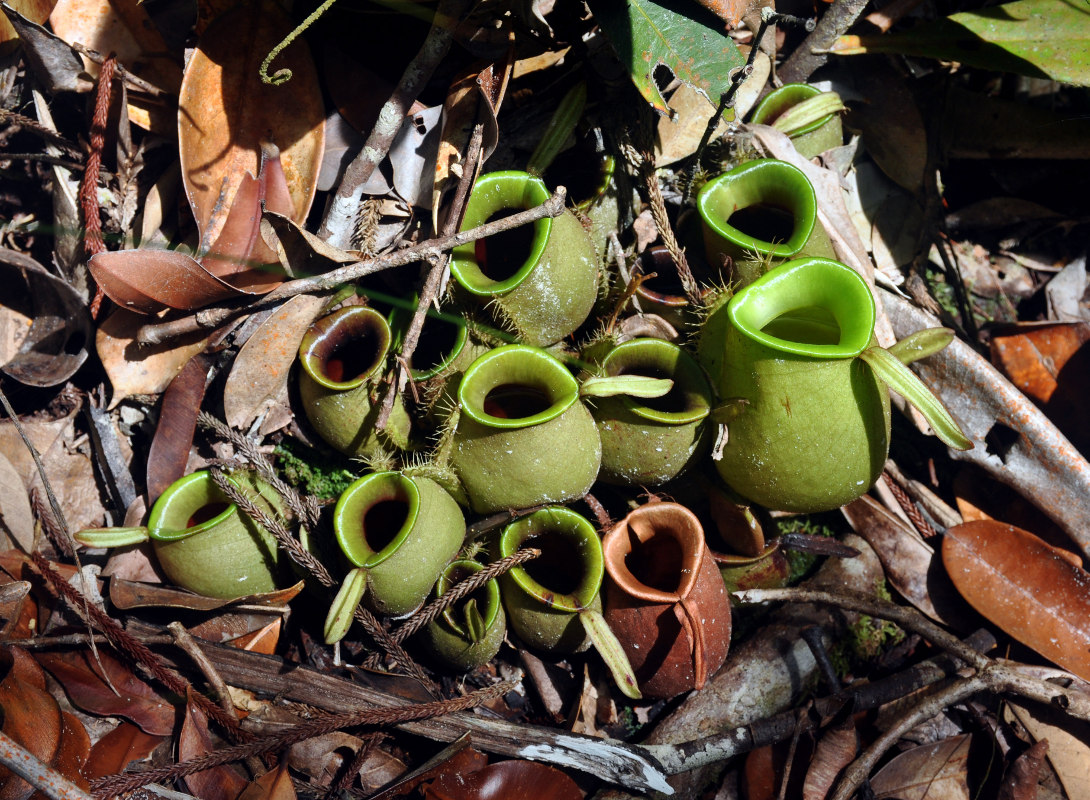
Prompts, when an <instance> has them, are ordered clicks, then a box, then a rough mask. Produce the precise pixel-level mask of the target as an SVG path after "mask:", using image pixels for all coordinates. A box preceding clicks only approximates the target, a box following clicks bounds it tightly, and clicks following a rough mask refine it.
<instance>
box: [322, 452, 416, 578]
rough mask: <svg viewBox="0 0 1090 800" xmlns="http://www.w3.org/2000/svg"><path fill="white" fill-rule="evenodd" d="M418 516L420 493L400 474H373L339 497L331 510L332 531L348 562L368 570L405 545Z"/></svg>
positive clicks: (407, 478)
mask: <svg viewBox="0 0 1090 800" xmlns="http://www.w3.org/2000/svg"><path fill="white" fill-rule="evenodd" d="M360 503H362V504H363V506H364V511H363V513H362V514H361V513H360V512H359V507H360V506H359V504H360ZM419 513H420V492H419V490H418V489H417V488H416V484H415V483H414V482H413V480H412V479H411V478H409V477H406V476H405V475H402V474H401V473H400V472H375V473H372V474H370V475H365V476H364V477H362V478H360V479H359V480H357V481H355V482H354V483H353V484H352V485H351V486H349V487H348V488H347V489H345V490H344V492H343V493H342V494H341V497H340V499H339V500H337V505H336V507H335V508H334V510H333V529H334V531H335V532H336V536H337V543H338V544H339V545H340V546H341V550H342V551H343V552H344V554H345V555H346V556H348V560H349V561H351V562H352V563H353V564H354V565H356V566H357V567H362V568H365V569H370V568H372V567H376V566H378V565H379V564H381V563H382V562H383V561H385V560H386V559H388V558H389V557H390V556H392V555H393V554H394V553H396V552H397V550H398V548H399V547H401V545H403V544H404V543H405V540H406V538H408V536H409V532H410V531H411V530H412V529H413V525H414V524H415V523H416V518H417V515H418V514H419Z"/></svg>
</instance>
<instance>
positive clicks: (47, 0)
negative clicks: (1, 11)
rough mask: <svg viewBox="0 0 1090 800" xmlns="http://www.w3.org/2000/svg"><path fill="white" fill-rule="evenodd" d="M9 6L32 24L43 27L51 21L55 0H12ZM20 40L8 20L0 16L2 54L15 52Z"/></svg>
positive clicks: (0, 49) (0, 46)
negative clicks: (50, 16)
mask: <svg viewBox="0 0 1090 800" xmlns="http://www.w3.org/2000/svg"><path fill="white" fill-rule="evenodd" d="M8 5H9V6H11V7H12V8H14V9H15V10H16V11H18V12H19V13H20V14H22V15H23V16H24V17H26V18H27V19H29V20H31V21H32V22H36V23H38V24H39V25H42V24H43V23H44V22H45V21H46V20H47V19H49V13H50V12H51V11H52V10H53V5H54V0H11V2H10V3H8ZM18 40H19V36H18V35H17V34H16V33H15V29H14V28H13V27H11V23H10V22H8V18H7V17H3V16H0V54H3V55H6V54H8V53H10V52H11V51H12V50H14V49H15V44H14V43H15V42H17V41H18ZM9 42H10V43H11V44H9Z"/></svg>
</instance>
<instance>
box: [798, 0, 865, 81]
mask: <svg viewBox="0 0 1090 800" xmlns="http://www.w3.org/2000/svg"><path fill="white" fill-rule="evenodd" d="M867 2H868V0H835V2H834V3H833V4H832V5H831V6H829V8H827V9H826V10H825V13H824V14H823V15H822V17H821V21H820V22H818V24H817V27H815V28H814V30H813V31H812V32H811V33H810V35H809V36H807V37H806V38H805V39H804V40H803V42H802V44H800V45H799V46H798V47H796V48H795V52H794V53H792V54H791V57H790V58H789V59H787V61H785V62H784V64H783V66H782V67H780V68H779V70H778V73H777V74H778V75H779V78H780V80H782V81H783V82H784V83H805V82H806V81H807V80H808V79H809V77H810V76H811V75H813V74H814V71H815V70H816V69H817V68H818V67H821V66H823V65H824V64H825V62H826V61H827V60H828V58H829V54H828V53H829V48H830V47H832V46H833V43H834V42H835V41H836V40H837V39H839V38H840V37H841V36H843V35H844V34H845V33H847V32H848V28H850V27H851V26H852V25H854V24H855V21H856V20H857V19H858V18H859V15H860V14H862V13H863V9H864V8H866V6H867Z"/></svg>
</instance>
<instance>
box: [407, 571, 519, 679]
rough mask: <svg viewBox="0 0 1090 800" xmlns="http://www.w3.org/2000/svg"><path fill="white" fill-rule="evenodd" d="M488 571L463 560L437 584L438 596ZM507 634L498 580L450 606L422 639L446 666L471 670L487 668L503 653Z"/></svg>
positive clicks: (505, 616)
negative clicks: (504, 637) (486, 666)
mask: <svg viewBox="0 0 1090 800" xmlns="http://www.w3.org/2000/svg"><path fill="white" fill-rule="evenodd" d="M482 569H484V567H483V566H481V565H480V564H478V563H477V562H476V561H470V560H466V559H463V560H460V561H454V562H451V563H450V564H448V565H447V567H446V569H444V570H443V574H442V575H440V576H439V581H438V582H437V583H436V584H435V596H436V597H437V598H438V597H442V596H443V595H444V594H446V593H447V592H449V591H450V590H451V589H452V588H453V587H454V585H455V584H457V583H458V582H460V581H462V580H464V579H465V578H468V577H470V576H471V575H474V574H476V573H478V572H480V571H481V570H482ZM506 631H507V615H506V614H504V611H503V603H502V602H501V601H500V588H499V584H498V583H497V581H496V579H495V578H493V579H492V580H490V581H488V582H487V583H486V584H484V586H482V587H481V588H479V589H477V590H476V591H475V592H473V593H471V594H470V595H469V596H468V597H465V598H462V599H461V600H459V601H458V602H456V603H454V604H453V605H451V606H448V607H447V608H446V609H445V610H444V611H443V613H442V614H440V615H439V617H438V618H437V619H435V620H433V621H432V622H430V623H428V625H427V626H426V627H425V628H424V630H423V632H422V633H421V636H422V637H423V638H424V640H425V641H426V642H427V645H428V649H429V650H430V651H431V652H432V653H433V654H434V655H435V657H436V658H437V659H438V660H440V661H441V662H443V663H444V664H445V665H446V666H448V667H451V668H453V669H457V670H462V671H465V670H470V669H473V668H474V667H479V666H481V665H482V664H487V663H488V662H489V661H491V660H492V658H493V657H494V656H495V655H496V653H498V652H499V649H500V645H502V644H503V636H504V633H505V632H506Z"/></svg>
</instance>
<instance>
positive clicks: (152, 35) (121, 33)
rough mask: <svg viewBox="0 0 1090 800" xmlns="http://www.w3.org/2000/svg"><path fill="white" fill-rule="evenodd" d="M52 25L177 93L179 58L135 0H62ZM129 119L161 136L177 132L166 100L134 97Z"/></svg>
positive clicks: (93, 69) (93, 70) (61, 34)
mask: <svg viewBox="0 0 1090 800" xmlns="http://www.w3.org/2000/svg"><path fill="white" fill-rule="evenodd" d="M49 23H50V25H52V27H53V32H54V33H56V34H57V35H58V36H59V37H61V38H62V39H64V40H65V41H66V42H68V43H69V44H73V43H75V42H79V43H81V44H84V45H86V46H87V47H89V48H91V49H92V50H97V51H98V52H100V53H111V52H112V53H115V54H116V55H117V59H118V61H119V62H120V63H121V65H122V66H123V67H125V69H127V70H130V71H131V72H132V73H133V74H135V75H137V76H138V77H140V78H143V79H144V80H146V81H148V82H149V83H151V84H152V85H153V86H155V87H157V88H159V89H162V90H163V91H164V92H166V93H167V94H168V95H174V94H176V93H177V91H178V87H179V86H180V85H181V83H182V70H181V67H180V66H179V62H178V61H177V60H176V59H175V58H174V57H173V56H172V55H171V53H170V51H169V49H168V48H167V46H166V42H164V41H163V37H162V36H161V35H160V34H159V29H158V28H157V27H156V26H155V23H153V22H152V21H151V17H149V16H148V13H147V11H146V10H145V8H144V6H142V5H141V4H140V3H138V2H137V0H58V2H57V5H56V7H55V8H54V9H53V13H52V14H51V15H50V17H49ZM83 61H84V66H85V67H86V68H87V71H88V72H89V73H91V74H92V75H97V74H98V65H97V64H95V63H94V62H92V61H91V60H90V59H88V58H86V57H85V58H84V59H83ZM129 119H130V120H132V121H133V122H134V123H135V124H137V125H139V126H140V127H142V128H146V129H148V130H152V131H154V132H155V133H157V134H159V135H160V136H167V137H172V136H173V135H174V121H175V117H174V112H173V109H172V108H170V106H169V105H168V104H164V103H162V102H155V101H154V100H151V101H147V102H145V101H142V100H140V99H139V98H134V97H133V96H132V95H130V97H129Z"/></svg>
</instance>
